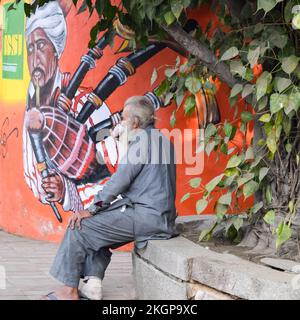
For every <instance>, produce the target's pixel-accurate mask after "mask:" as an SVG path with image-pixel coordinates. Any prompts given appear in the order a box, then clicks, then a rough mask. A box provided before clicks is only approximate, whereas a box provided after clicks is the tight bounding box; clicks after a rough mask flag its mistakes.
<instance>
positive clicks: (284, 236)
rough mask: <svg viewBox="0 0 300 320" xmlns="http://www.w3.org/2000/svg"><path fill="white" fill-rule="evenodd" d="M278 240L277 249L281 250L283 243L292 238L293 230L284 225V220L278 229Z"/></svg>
mask: <svg viewBox="0 0 300 320" xmlns="http://www.w3.org/2000/svg"><path fill="white" fill-rule="evenodd" d="M276 234H277V239H276V249H278V248H280V247H281V246H282V245H283V243H285V242H286V241H287V240H289V239H290V237H291V236H292V230H291V228H290V227H289V226H288V225H286V224H285V223H284V220H283V219H282V220H281V222H280V224H279V226H278V228H277V229H276Z"/></svg>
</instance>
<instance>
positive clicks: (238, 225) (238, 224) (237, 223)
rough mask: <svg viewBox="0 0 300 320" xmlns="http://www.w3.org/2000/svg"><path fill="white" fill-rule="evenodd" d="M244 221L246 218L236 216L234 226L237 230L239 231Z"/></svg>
mask: <svg viewBox="0 0 300 320" xmlns="http://www.w3.org/2000/svg"><path fill="white" fill-rule="evenodd" d="M243 223H244V220H243V219H242V218H240V217H234V221H233V226H234V227H235V229H236V231H239V230H240V228H241V227H242V225H243Z"/></svg>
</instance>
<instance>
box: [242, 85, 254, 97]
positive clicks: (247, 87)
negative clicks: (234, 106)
mask: <svg viewBox="0 0 300 320" xmlns="http://www.w3.org/2000/svg"><path fill="white" fill-rule="evenodd" d="M252 92H253V85H252V84H246V85H245V87H244V89H243V92H242V98H243V99H244V98H246V97H247V96H249V94H251V93H252Z"/></svg>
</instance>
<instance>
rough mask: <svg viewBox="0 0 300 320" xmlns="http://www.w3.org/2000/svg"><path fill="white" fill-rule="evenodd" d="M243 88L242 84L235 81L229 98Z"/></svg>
mask: <svg viewBox="0 0 300 320" xmlns="http://www.w3.org/2000/svg"><path fill="white" fill-rule="evenodd" d="M242 90H243V85H242V84H239V83H236V84H235V85H234V86H233V87H232V89H231V92H230V98H232V97H235V96H236V95H238V94H239V93H240V92H241V91H242Z"/></svg>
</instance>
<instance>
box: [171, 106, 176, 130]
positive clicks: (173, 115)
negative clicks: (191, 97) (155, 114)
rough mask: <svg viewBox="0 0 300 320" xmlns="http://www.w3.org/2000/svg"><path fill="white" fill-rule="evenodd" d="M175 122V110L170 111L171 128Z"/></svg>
mask: <svg viewBox="0 0 300 320" xmlns="http://www.w3.org/2000/svg"><path fill="white" fill-rule="evenodd" d="M175 124H176V111H175V110H174V111H173V112H172V115H171V119H170V125H171V128H174V127H175Z"/></svg>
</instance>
